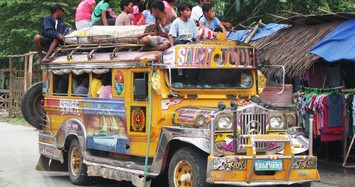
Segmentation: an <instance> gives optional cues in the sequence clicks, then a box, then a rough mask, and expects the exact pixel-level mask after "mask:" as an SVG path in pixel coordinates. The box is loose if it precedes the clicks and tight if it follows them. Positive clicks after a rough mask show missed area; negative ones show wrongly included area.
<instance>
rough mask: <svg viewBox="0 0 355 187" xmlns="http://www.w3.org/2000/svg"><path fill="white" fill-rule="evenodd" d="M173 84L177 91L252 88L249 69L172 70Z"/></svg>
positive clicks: (251, 77)
mask: <svg viewBox="0 0 355 187" xmlns="http://www.w3.org/2000/svg"><path fill="white" fill-rule="evenodd" d="M171 79H172V80H171V84H172V87H173V88H176V89H215V88H218V89H221V88H225V89H231V88H232V89H235V88H239V89H240V88H242V89H243V88H244V89H246V88H251V87H252V86H253V82H254V81H253V76H252V73H251V70H249V69H225V68H221V69H172V70H171Z"/></svg>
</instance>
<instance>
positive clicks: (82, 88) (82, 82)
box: [72, 73, 89, 97]
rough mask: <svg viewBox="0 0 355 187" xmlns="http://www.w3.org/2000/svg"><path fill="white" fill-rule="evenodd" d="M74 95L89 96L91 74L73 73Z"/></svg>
mask: <svg viewBox="0 0 355 187" xmlns="http://www.w3.org/2000/svg"><path fill="white" fill-rule="evenodd" d="M72 76H73V78H72V80H73V82H72V88H73V89H72V93H73V96H81V97H87V96H88V92H89V74H87V73H84V74H81V75H75V74H73V75H72Z"/></svg>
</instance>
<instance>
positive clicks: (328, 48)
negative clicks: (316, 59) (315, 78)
mask: <svg viewBox="0 0 355 187" xmlns="http://www.w3.org/2000/svg"><path fill="white" fill-rule="evenodd" d="M310 52H311V53H312V54H315V55H317V56H320V57H322V58H324V59H325V60H326V61H328V62H335V61H339V60H349V61H353V62H355V18H353V19H349V20H347V21H345V22H344V23H342V24H340V25H339V26H338V27H337V28H335V29H334V30H332V31H331V32H330V33H329V34H328V35H327V36H325V37H324V38H323V39H322V40H321V41H319V42H318V43H317V44H316V45H315V46H314V47H313V49H311V51H310Z"/></svg>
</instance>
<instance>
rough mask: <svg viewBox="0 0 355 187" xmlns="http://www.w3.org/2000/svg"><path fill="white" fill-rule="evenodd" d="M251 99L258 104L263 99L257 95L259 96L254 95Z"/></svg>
mask: <svg viewBox="0 0 355 187" xmlns="http://www.w3.org/2000/svg"><path fill="white" fill-rule="evenodd" d="M250 100H251V101H252V102H254V103H257V104H259V103H261V102H262V101H261V99H260V98H259V97H257V96H252V97H251V98H250Z"/></svg>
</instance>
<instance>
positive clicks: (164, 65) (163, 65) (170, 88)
mask: <svg viewBox="0 0 355 187" xmlns="http://www.w3.org/2000/svg"><path fill="white" fill-rule="evenodd" d="M152 66H162V67H168V70H169V90H170V93H171V95H172V96H174V97H178V96H179V95H176V94H174V92H173V90H172V85H171V67H170V66H168V65H166V64H152Z"/></svg>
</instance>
